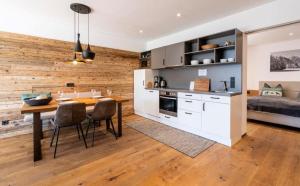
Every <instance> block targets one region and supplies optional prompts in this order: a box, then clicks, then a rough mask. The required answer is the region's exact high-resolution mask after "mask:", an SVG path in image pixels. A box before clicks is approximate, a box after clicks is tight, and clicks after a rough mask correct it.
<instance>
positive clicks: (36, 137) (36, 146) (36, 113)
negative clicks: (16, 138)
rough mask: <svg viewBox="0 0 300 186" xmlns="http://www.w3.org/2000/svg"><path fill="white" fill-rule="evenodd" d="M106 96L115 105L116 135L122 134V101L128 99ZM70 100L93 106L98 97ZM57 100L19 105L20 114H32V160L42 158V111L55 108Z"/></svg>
mask: <svg viewBox="0 0 300 186" xmlns="http://www.w3.org/2000/svg"><path fill="white" fill-rule="evenodd" d="M106 98H112V99H114V100H115V101H116V102H117V103H116V107H117V120H118V127H117V128H118V131H117V135H118V137H121V136H122V103H123V102H127V101H129V99H127V98H122V97H119V96H111V97H106ZM71 101H78V102H81V103H85V104H86V106H94V105H95V104H96V103H97V102H99V101H101V98H100V99H94V98H73V99H72V100H71ZM58 105H59V102H57V101H56V100H52V101H51V102H50V103H49V104H48V105H43V106H30V105H28V104H26V103H24V104H23V105H22V107H21V114H29V113H31V114H33V161H38V160H41V159H42V149H41V139H43V129H42V121H41V113H42V112H50V111H54V110H56V109H57V107H58ZM106 127H107V130H108V131H111V130H110V128H109V125H106Z"/></svg>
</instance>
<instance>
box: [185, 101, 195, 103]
mask: <svg viewBox="0 0 300 186" xmlns="http://www.w3.org/2000/svg"><path fill="white" fill-rule="evenodd" d="M185 102H186V103H193V101H185Z"/></svg>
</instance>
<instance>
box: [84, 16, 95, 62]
mask: <svg viewBox="0 0 300 186" xmlns="http://www.w3.org/2000/svg"><path fill="white" fill-rule="evenodd" d="M95 55H96V54H95V52H93V51H92V50H91V47H90V14H88V46H87V49H86V50H84V51H83V52H82V57H83V59H85V60H86V61H93V60H94V59H95Z"/></svg>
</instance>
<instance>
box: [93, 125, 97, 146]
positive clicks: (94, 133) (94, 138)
mask: <svg viewBox="0 0 300 186" xmlns="http://www.w3.org/2000/svg"><path fill="white" fill-rule="evenodd" d="M93 124H94V132H93V142H92V147H93V146H94V141H95V128H96V121H93Z"/></svg>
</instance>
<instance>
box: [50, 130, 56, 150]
mask: <svg viewBox="0 0 300 186" xmlns="http://www.w3.org/2000/svg"><path fill="white" fill-rule="evenodd" d="M56 130H57V127H55V128H54V129H53V134H52V138H51V143H50V147H52V144H53V140H54V137H55V134H56Z"/></svg>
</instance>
